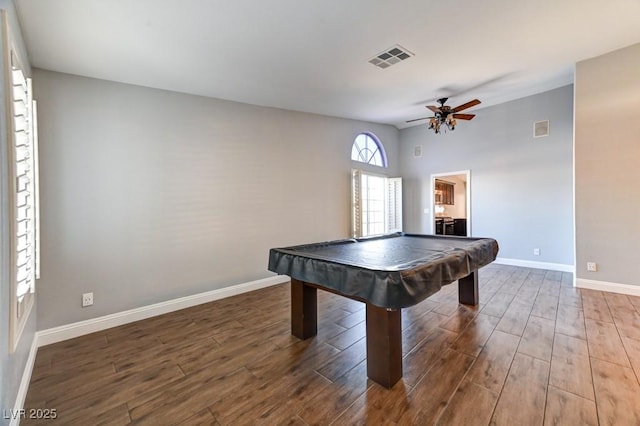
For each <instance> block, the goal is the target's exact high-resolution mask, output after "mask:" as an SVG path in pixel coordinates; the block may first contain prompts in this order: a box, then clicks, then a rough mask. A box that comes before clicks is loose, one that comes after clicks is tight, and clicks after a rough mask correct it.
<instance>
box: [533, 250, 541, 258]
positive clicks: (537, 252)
mask: <svg viewBox="0 0 640 426" xmlns="http://www.w3.org/2000/svg"><path fill="white" fill-rule="evenodd" d="M533 255H534V256H540V249H539V248H534V249H533Z"/></svg>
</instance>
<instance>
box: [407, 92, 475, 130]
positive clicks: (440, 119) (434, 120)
mask: <svg viewBox="0 0 640 426" xmlns="http://www.w3.org/2000/svg"><path fill="white" fill-rule="evenodd" d="M445 102H447V98H440V99H438V103H439V104H440V106H439V107H437V106H435V105H427V109H429V110H430V111H432V112H433V117H423V118H416V119H414V120H409V121H407V123H410V122H412V121H418V120H424V119H426V118H428V119H429V130H433V131H434V132H435V133H442V132H441V131H440V130H441V129H442V128H443V125H444V131H445V132H446V131H447V130H455V128H456V126H457V125H458V119H460V120H471V119H473V117H475V114H460V113H459V112H460V111H462V110H465V109H467V108H471V107H473V106H476V105H478V104H479V103H481V102H480V101H479V100H478V99H474V100H472V101H469V102H467V103H464V104H462V105H459V106H457V107H455V108H451V107H450V106H448V105H445Z"/></svg>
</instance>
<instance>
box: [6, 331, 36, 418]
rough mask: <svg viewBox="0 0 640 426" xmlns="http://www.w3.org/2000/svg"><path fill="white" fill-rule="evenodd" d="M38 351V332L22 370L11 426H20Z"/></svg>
mask: <svg viewBox="0 0 640 426" xmlns="http://www.w3.org/2000/svg"><path fill="white" fill-rule="evenodd" d="M37 353H38V333H35V335H34V336H33V341H32V342H31V349H29V355H28V356H27V362H26V364H25V366H24V371H23V372H22V379H21V380H20V387H19V388H18V395H17V396H16V402H15V404H14V407H13V411H12V412H11V414H12V416H11V420H10V421H9V426H18V425H19V424H20V417H21V416H20V413H22V411H21V410H22V409H23V408H24V401H25V399H26V398H27V391H28V390H29V383H30V382H31V373H32V372H33V366H34V364H35V362H36V354H37Z"/></svg>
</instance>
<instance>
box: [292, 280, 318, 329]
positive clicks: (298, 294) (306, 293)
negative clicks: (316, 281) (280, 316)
mask: <svg viewBox="0 0 640 426" xmlns="http://www.w3.org/2000/svg"><path fill="white" fill-rule="evenodd" d="M317 293H318V291H317V289H316V288H315V287H311V286H308V285H305V283H304V282H302V281H298V280H296V279H294V278H291V334H293V335H294V336H296V337H297V338H298V339H302V340H304V339H308V338H309V337H313V336H315V335H316V334H318V302H317Z"/></svg>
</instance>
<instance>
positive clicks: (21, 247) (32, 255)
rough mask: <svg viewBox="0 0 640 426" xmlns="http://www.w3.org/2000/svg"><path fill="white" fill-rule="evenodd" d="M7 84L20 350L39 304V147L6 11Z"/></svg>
mask: <svg viewBox="0 0 640 426" xmlns="http://www.w3.org/2000/svg"><path fill="white" fill-rule="evenodd" d="M0 16H1V18H2V19H1V23H2V36H3V39H4V42H5V44H4V46H3V47H4V50H3V53H4V61H3V62H4V67H5V68H4V73H3V75H4V78H5V79H6V82H5V87H7V89H8V90H7V93H6V98H5V100H6V111H7V148H8V156H7V167H8V171H9V173H8V176H9V185H8V187H9V210H8V222H9V246H10V262H11V264H10V267H11V270H10V286H11V289H10V290H11V291H10V293H11V294H10V297H11V300H10V307H11V308H10V317H9V323H10V327H9V335H10V342H11V343H10V348H11V351H15V349H16V348H17V346H18V342H19V340H20V336H21V334H22V331H23V329H24V326H25V324H26V322H27V318H28V317H29V313H30V312H31V308H32V307H33V304H34V299H35V297H34V294H33V293H34V292H35V280H36V278H38V277H39V269H40V262H39V260H38V259H39V243H38V240H39V238H38V233H39V225H38V219H39V215H38V185H37V182H38V146H37V131H36V103H35V101H34V100H33V90H32V84H31V79H30V78H27V76H26V72H25V69H24V68H23V67H22V62H21V61H20V58H19V57H18V54H17V53H16V52H17V51H16V49H15V48H14V44H13V40H12V37H11V35H12V33H11V31H10V30H9V27H8V24H7V15H6V12H5V11H4V10H3V11H0Z"/></svg>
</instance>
